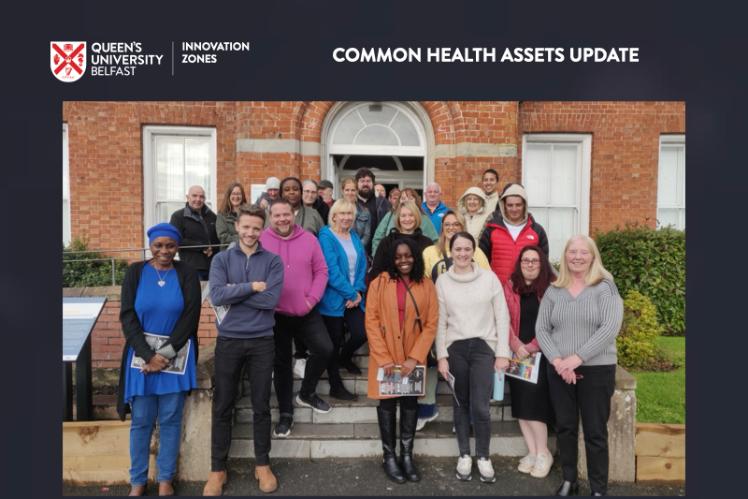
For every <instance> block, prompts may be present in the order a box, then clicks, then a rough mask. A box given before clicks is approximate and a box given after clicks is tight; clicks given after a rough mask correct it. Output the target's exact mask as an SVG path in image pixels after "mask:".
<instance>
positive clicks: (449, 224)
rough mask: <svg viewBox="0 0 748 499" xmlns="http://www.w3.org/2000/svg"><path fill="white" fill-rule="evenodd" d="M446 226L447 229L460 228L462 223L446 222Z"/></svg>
mask: <svg viewBox="0 0 748 499" xmlns="http://www.w3.org/2000/svg"><path fill="white" fill-rule="evenodd" d="M444 227H445V228H447V229H458V228H460V227H462V224H461V223H446V224H444Z"/></svg>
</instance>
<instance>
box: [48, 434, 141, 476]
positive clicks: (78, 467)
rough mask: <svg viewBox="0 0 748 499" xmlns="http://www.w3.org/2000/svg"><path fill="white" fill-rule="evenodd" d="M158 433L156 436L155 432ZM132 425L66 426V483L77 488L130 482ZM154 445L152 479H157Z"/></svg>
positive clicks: (64, 474)
mask: <svg viewBox="0 0 748 499" xmlns="http://www.w3.org/2000/svg"><path fill="white" fill-rule="evenodd" d="M154 433H155V432H154ZM129 470H130V421H71V422H66V423H63V424H62V479H63V480H65V481H70V482H72V483H75V484H90V483H102V484H115V483H129V481H130V471H129ZM155 470H156V455H155V449H154V448H153V444H152V445H151V456H150V466H149V478H150V479H151V480H152V479H154V477H155Z"/></svg>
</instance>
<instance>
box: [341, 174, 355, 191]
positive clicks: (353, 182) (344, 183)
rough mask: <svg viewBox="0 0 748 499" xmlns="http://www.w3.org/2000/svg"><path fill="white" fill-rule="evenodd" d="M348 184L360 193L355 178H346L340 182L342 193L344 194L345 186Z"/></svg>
mask: <svg viewBox="0 0 748 499" xmlns="http://www.w3.org/2000/svg"><path fill="white" fill-rule="evenodd" d="M347 184H353V187H355V188H356V190H357V191H358V185H357V184H356V179H355V178H353V177H345V178H344V179H343V180H341V181H340V192H341V194H342V193H343V190H344V189H345V186H346V185H347Z"/></svg>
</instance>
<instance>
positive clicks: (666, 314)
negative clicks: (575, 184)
mask: <svg viewBox="0 0 748 499" xmlns="http://www.w3.org/2000/svg"><path fill="white" fill-rule="evenodd" d="M596 240H597V245H598V247H599V248H600V254H601V255H602V259H603V263H604V264H605V268H607V269H608V270H609V271H610V272H611V273H612V274H613V277H614V278H615V280H616V284H617V285H618V289H619V290H620V292H621V295H622V296H626V293H628V291H630V290H636V291H639V292H640V293H642V294H643V295H645V296H647V297H649V299H651V300H652V302H653V303H654V304H655V306H656V307H657V318H658V320H659V322H660V324H661V325H662V326H663V327H664V333H663V334H665V335H670V336H680V335H684V334H685V331H686V321H685V315H686V234H685V232H684V231H680V230H675V229H671V228H666V229H659V230H654V229H650V228H648V227H629V228H626V229H625V230H620V231H613V232H608V233H605V234H598V235H597V237H596Z"/></svg>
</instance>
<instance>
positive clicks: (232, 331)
mask: <svg viewBox="0 0 748 499" xmlns="http://www.w3.org/2000/svg"><path fill="white" fill-rule="evenodd" d="M235 225H236V231H237V233H238V234H239V244H237V245H234V246H232V247H230V248H229V249H228V250H226V251H222V252H221V253H218V254H217V255H216V256H215V258H213V262H212V264H211V267H210V300H211V303H212V304H213V306H214V307H218V308H217V310H220V311H222V312H225V314H220V313H218V314H217V315H223V317H222V318H220V320H217V321H216V322H217V323H218V338H217V340H216V349H215V387H214V390H213V422H212V432H211V472H210V475H209V477H208V481H207V483H206V484H205V488H204V490H203V495H212V496H214V495H221V493H222V491H223V486H224V484H225V483H226V481H227V475H226V461H227V459H228V454H229V447H230V446H231V420H232V416H233V410H234V401H235V399H236V390H237V385H238V383H239V377H240V375H241V372H242V368H243V367H244V365H245V364H246V366H247V369H248V371H249V380H250V383H251V394H252V410H253V412H254V421H253V422H254V447H255V449H254V450H255V463H256V466H255V478H256V479H257V480H258V481H259V487H260V490H262V491H263V492H273V491H275V490H276V489H277V488H278V480H277V479H276V477H275V475H273V472H272V471H271V469H270V427H271V420H270V387H271V383H272V375H273V358H274V356H275V341H274V340H273V326H275V314H274V312H275V307H276V305H277V304H278V300H279V299H280V294H281V290H282V288H283V262H282V261H281V259H280V257H279V256H278V255H276V254H275V253H271V252H269V251H266V250H265V249H263V247H262V245H261V244H260V241H259V237H260V232H262V228H263V226H264V225H265V210H263V209H262V208H258V207H252V208H246V209H245V208H243V209H241V211H240V212H239V217H238V218H237V220H236V223H235Z"/></svg>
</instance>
